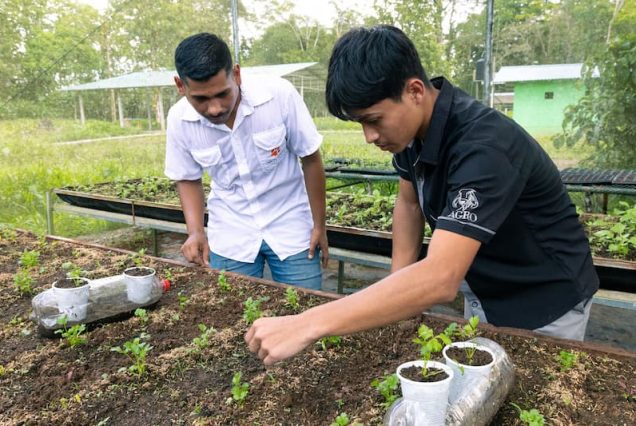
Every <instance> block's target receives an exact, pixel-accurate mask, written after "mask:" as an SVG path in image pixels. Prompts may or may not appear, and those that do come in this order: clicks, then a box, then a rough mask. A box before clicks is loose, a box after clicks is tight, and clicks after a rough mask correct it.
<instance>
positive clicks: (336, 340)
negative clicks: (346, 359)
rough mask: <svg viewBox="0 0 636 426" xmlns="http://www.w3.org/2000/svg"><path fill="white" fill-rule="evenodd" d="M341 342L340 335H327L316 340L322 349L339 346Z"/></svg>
mask: <svg viewBox="0 0 636 426" xmlns="http://www.w3.org/2000/svg"><path fill="white" fill-rule="evenodd" d="M341 343H342V337H340V336H327V337H323V338H322V339H320V340H318V342H317V343H316V344H318V345H320V347H321V348H322V350H323V351H326V350H327V349H329V348H339V347H340V344H341Z"/></svg>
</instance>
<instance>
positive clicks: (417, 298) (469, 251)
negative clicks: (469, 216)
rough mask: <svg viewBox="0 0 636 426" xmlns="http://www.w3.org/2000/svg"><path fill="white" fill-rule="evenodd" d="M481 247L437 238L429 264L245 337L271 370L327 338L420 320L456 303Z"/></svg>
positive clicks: (444, 235) (265, 322)
mask: <svg viewBox="0 0 636 426" xmlns="http://www.w3.org/2000/svg"><path fill="white" fill-rule="evenodd" d="M480 245H481V243H480V242H479V241H477V240H473V239H471V238H468V237H464V236H462V235H459V234H455V233H452V232H448V231H444V230H436V231H435V232H434V233H433V237H432V238H431V242H430V245H429V249H428V254H427V256H426V258H424V259H422V260H420V261H419V262H417V263H414V264H412V265H410V266H406V267H404V268H402V269H400V270H398V271H396V272H395V273H393V274H391V275H389V276H388V277H386V278H384V279H383V280H381V281H379V282H377V283H375V284H373V285H372V286H370V287H367V288H365V289H364V290H362V291H359V292H357V293H355V294H353V295H351V296H348V297H345V298H343V299H340V300H336V301H333V302H330V303H326V304H324V305H320V306H316V307H315V308H312V309H309V310H307V311H305V312H303V313H301V314H298V315H291V316H285V317H274V318H261V319H259V320H257V321H256V322H254V324H253V325H252V327H251V328H250V329H249V330H248V332H247V334H246V335H245V341H246V342H247V344H248V347H249V349H250V351H252V352H256V353H258V356H259V357H260V358H261V359H262V360H263V362H264V363H265V364H266V365H271V364H273V363H275V362H277V361H281V360H283V359H286V358H289V357H291V356H293V355H295V354H297V353H298V352H300V351H302V350H303V349H304V348H306V347H307V346H309V345H310V344H312V343H313V342H315V341H316V340H318V339H320V338H322V337H325V336H334V335H337V336H341V335H345V334H351V333H356V332H359V331H363V330H368V329H371V328H375V327H380V326H384V325H387V324H391V323H394V322H396V321H399V320H402V319H406V318H410V317H412V316H415V315H418V314H420V313H421V312H422V311H423V310H424V309H426V308H428V307H430V306H432V305H434V304H436V303H442V302H449V301H452V300H453V299H454V298H455V296H456V295H457V291H458V289H459V286H460V284H461V281H462V280H463V279H464V276H465V275H466V272H467V271H468V268H469V267H470V265H471V264H472V262H473V259H474V257H475V255H476V254H477V251H478V250H479V247H480Z"/></svg>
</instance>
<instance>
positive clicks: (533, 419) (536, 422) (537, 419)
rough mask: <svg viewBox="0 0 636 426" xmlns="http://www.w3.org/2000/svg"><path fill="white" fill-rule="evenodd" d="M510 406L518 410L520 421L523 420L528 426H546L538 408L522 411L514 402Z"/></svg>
mask: <svg viewBox="0 0 636 426" xmlns="http://www.w3.org/2000/svg"><path fill="white" fill-rule="evenodd" d="M510 405H512V406H513V407H515V408H516V409H517V411H518V412H519V420H521V421H522V422H523V423H524V424H526V425H528V426H544V425H545V419H544V418H543V416H542V415H541V413H539V411H538V410H537V409H536V408H532V409H531V410H522V409H521V407H519V406H518V405H517V404H515V403H514V402H511V403H510Z"/></svg>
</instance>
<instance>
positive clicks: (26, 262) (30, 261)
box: [20, 250, 40, 268]
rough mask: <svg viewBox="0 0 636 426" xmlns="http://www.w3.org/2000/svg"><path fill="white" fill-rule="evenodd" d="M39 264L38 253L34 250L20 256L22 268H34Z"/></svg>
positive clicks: (26, 251)
mask: <svg viewBox="0 0 636 426" xmlns="http://www.w3.org/2000/svg"><path fill="white" fill-rule="evenodd" d="M39 263H40V252H39V251H35V250H25V251H24V252H23V253H22V256H20V265H22V267H24V268H34V267H36V266H38V265H39Z"/></svg>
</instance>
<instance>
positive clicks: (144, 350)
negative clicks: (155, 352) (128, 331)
mask: <svg viewBox="0 0 636 426" xmlns="http://www.w3.org/2000/svg"><path fill="white" fill-rule="evenodd" d="M149 338H150V335H149V334H146V333H141V335H140V336H139V337H135V338H134V339H133V340H129V341H127V342H124V344H123V347H121V346H115V347H113V348H110V350H111V351H113V352H118V353H120V354H123V355H126V356H127V357H128V358H130V360H131V361H132V362H133V365H131V366H130V367H128V371H130V372H131V373H132V374H135V375H136V376H137V377H141V376H143V375H144V374H145V373H146V355H148V352H149V351H150V350H151V349H152V346H150V345H149V344H148V343H147V342H142V341H141V340H147V339H149ZM124 370H126V368H124Z"/></svg>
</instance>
